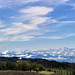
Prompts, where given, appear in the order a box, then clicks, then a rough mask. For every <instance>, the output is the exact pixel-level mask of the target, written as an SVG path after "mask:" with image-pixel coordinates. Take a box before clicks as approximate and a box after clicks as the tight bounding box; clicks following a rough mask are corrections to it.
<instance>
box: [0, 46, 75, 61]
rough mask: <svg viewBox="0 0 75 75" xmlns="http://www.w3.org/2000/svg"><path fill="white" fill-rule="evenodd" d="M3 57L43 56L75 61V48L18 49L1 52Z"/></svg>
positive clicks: (57, 59) (51, 58) (44, 57)
mask: <svg viewBox="0 0 75 75" xmlns="http://www.w3.org/2000/svg"><path fill="white" fill-rule="evenodd" d="M0 56H2V57H20V58H42V59H48V60H56V61H65V62H75V48H67V47H65V48H60V49H49V50H24V51H20V50H16V51H3V52H0Z"/></svg>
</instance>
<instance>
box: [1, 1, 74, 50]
mask: <svg viewBox="0 0 75 75" xmlns="http://www.w3.org/2000/svg"><path fill="white" fill-rule="evenodd" d="M64 47H68V48H75V0H0V51H4V50H10V51H13V50H14V51H15V50H16V49H18V50H26V49H27V50H39V49H43V50H44V49H47V50H48V49H50V48H53V49H56V48H64Z"/></svg>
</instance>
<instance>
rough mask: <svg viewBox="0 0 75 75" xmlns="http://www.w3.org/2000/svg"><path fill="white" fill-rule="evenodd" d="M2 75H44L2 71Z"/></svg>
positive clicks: (0, 72) (0, 73)
mask: <svg viewBox="0 0 75 75" xmlns="http://www.w3.org/2000/svg"><path fill="white" fill-rule="evenodd" d="M0 75H43V74H38V73H34V72H24V71H0Z"/></svg>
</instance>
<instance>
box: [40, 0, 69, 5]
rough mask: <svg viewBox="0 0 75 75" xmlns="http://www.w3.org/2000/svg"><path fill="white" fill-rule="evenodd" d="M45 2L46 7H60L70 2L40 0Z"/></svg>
mask: <svg viewBox="0 0 75 75" xmlns="http://www.w3.org/2000/svg"><path fill="white" fill-rule="evenodd" d="M40 1H41V2H43V4H44V5H49V6H59V5H63V4H66V3H67V2H68V1H70V0H40Z"/></svg>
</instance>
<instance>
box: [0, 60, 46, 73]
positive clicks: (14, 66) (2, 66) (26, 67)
mask: <svg viewBox="0 0 75 75" xmlns="http://www.w3.org/2000/svg"><path fill="white" fill-rule="evenodd" d="M44 69H45V68H44V66H42V65H41V64H37V63H32V62H26V61H18V62H16V63H14V62H11V61H6V62H0V70H20V71H32V70H33V71H36V72H38V71H42V70H44Z"/></svg>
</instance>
